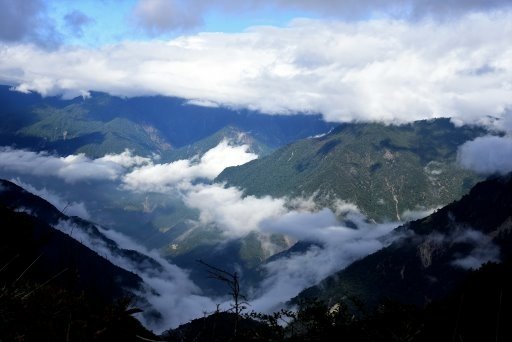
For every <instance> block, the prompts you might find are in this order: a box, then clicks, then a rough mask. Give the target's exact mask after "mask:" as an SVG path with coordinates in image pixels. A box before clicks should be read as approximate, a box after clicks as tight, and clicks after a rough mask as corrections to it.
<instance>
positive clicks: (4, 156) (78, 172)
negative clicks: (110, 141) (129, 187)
mask: <svg viewBox="0 0 512 342" xmlns="http://www.w3.org/2000/svg"><path fill="white" fill-rule="evenodd" d="M0 168H1V169H5V170H7V171H15V172H19V173H22V174H30V175H34V176H50V177H58V178H60V179H63V180H64V181H65V182H68V183H74V182H78V181H89V180H115V179H117V178H118V177H119V175H120V174H121V173H122V172H123V166H122V165H121V164H119V163H118V162H116V161H115V160H113V159H112V156H111V155H107V156H105V157H102V158H98V159H90V158H87V157H86V156H85V155H84V154H78V155H69V156H67V157H58V156H54V155H50V154H48V153H46V152H32V151H26V150H16V149H12V148H10V147H3V148H0Z"/></svg>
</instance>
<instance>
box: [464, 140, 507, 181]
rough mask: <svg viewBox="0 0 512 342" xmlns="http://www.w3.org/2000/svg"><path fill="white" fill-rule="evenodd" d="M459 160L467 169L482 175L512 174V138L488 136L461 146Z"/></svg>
mask: <svg viewBox="0 0 512 342" xmlns="http://www.w3.org/2000/svg"><path fill="white" fill-rule="evenodd" d="M457 160H458V162H459V164H460V165H461V166H462V167H464V168H467V169H470V170H473V171H475V172H477V173H480V174H494V173H498V174H507V173H509V172H512V137H510V136H503V137H499V136H486V137H479V138H476V139H475V140H472V141H468V142H466V143H465V144H463V145H462V146H460V148H459V151H458V155H457Z"/></svg>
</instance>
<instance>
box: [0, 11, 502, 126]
mask: <svg viewBox="0 0 512 342" xmlns="http://www.w3.org/2000/svg"><path fill="white" fill-rule="evenodd" d="M511 22H512V14H511V12H497V13H478V14H470V15H467V16H463V17H461V18H459V19H457V20H454V21H442V22H436V21H430V20H423V21H420V22H405V21H400V20H384V19H382V20H370V21H364V22H348V23H346V22H336V21H328V22H327V21H320V20H296V21H294V22H292V23H291V24H290V25H289V26H287V27H282V28H279V27H268V26H267V27H253V28H250V29H248V30H247V31H245V32H242V33H233V34H225V33H200V34H195V35H190V36H183V37H178V38H176V39H173V40H170V41H159V40H153V41H147V42H135V41H127V42H123V43H120V44H117V45H109V46H105V47H102V48H97V49H86V48H76V47H75V48H71V47H70V48H61V49H60V50H59V51H54V52H49V51H45V50H42V49H39V48H37V47H34V46H31V45H2V46H1V47H0V55H1V56H2V58H1V59H0V81H1V82H4V83H9V84H15V85H16V86H17V89H18V90H20V91H29V90H33V91H37V92H40V93H41V94H43V95H52V94H64V95H65V96H67V97H71V96H78V95H80V94H82V93H84V92H87V91H88V90H97V91H106V92H109V93H111V94H115V95H122V96H134V95H150V94H161V95H169V96H177V97H182V98H186V99H189V100H194V101H200V102H203V103H212V104H222V105H225V106H232V107H245V108H251V109H257V110H261V111H263V112H268V113H296V112H308V113H323V115H324V116H325V118H326V119H328V120H334V121H350V120H359V121H368V120H369V121H375V120H376V121H385V122H408V121H411V120H416V119H423V118H432V117H437V116H451V117H454V118H455V119H458V120H459V121H460V122H465V123H479V122H480V121H481V120H483V118H484V117H485V116H486V115H493V116H496V117H498V118H500V117H503V116H505V113H506V110H507V108H510V107H512V85H511V82H510V80H511V79H512V63H511V61H512V46H511V44H510V37H511V36H512V25H511V24H510V23H511ZM55 65H58V66H59V67H58V68H55V67H54V66H55ZM20 71H21V72H20Z"/></svg>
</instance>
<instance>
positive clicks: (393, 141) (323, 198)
mask: <svg viewBox="0 0 512 342" xmlns="http://www.w3.org/2000/svg"><path fill="white" fill-rule="evenodd" d="M482 134H484V130H482V129H480V128H474V127H455V126H454V125H453V124H452V123H451V122H450V121H449V120H448V119H437V120H432V121H418V122H414V123H412V124H407V125H402V126H385V125H382V124H376V123H375V124H362V123H361V124H358V123H355V124H343V125H341V126H339V127H338V128H336V129H335V130H333V131H332V132H330V133H329V134H327V135H324V136H321V137H316V138H310V139H304V140H300V141H297V142H295V143H292V144H290V145H288V146H285V147H283V148H281V149H279V150H277V151H275V152H274V153H272V154H271V155H269V156H267V157H265V158H261V159H258V160H254V161H252V162H250V163H247V164H245V165H241V166H237V167H231V168H227V169H226V170H224V171H223V172H222V173H221V174H220V175H219V176H218V177H217V179H216V180H217V181H225V182H227V184H228V185H234V186H239V187H242V188H244V189H245V190H246V192H247V194H252V195H267V194H268V195H273V196H291V195H295V196H297V195H299V196H300V195H302V196H311V195H315V196H316V200H317V201H318V202H320V203H321V204H324V205H332V202H333V200H334V199H335V198H339V199H342V200H345V201H349V202H351V203H355V204H356V205H357V206H358V207H359V208H361V209H362V210H363V211H364V213H366V214H367V215H369V216H370V217H371V218H373V219H376V220H395V219H397V220H400V219H401V218H402V216H403V214H404V213H406V211H407V210H424V209H430V208H435V207H439V206H442V205H444V204H447V203H450V202H451V201H453V200H455V199H457V198H460V196H462V195H463V194H464V193H466V192H467V191H468V190H469V189H470V188H471V186H472V185H473V184H475V183H476V181H477V179H478V178H477V177H476V176H475V175H474V174H473V173H472V172H469V171H465V170H462V169H460V168H459V167H458V166H457V165H456V163H455V161H456V153H457V147H458V146H459V145H461V144H462V143H464V142H465V141H467V140H469V139H473V138H475V137H477V136H479V135H482Z"/></svg>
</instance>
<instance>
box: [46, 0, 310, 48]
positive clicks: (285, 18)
mask: <svg viewBox="0 0 512 342" xmlns="http://www.w3.org/2000/svg"><path fill="white" fill-rule="evenodd" d="M45 2H46V6H47V7H46V8H47V14H48V17H49V18H50V19H51V20H53V21H54V22H55V24H56V26H57V28H58V31H59V32H61V33H62V39H63V42H64V44H78V45H88V46H101V45H104V44H113V43H117V42H119V41H123V40H147V39H155V38H157V39H171V38H174V37H177V36H180V35H183V34H193V33H198V32H226V33H234V32H242V31H244V30H246V29H247V28H249V27H252V26H260V25H272V26H285V25H287V24H288V23H289V22H290V21H292V20H293V19H296V18H315V17H318V15H317V14H315V13H314V12H311V11H307V10H301V9H295V8H292V9H286V10H284V9H283V10H282V9H278V8H276V7H273V6H258V7H254V8H253V7H251V8H250V10H245V11H240V10H233V11H232V10H228V11H226V10H223V9H222V8H220V9H219V8H215V6H212V7H211V8H208V9H206V10H204V12H202V13H201V23H199V24H198V25H195V26H193V27H190V28H187V29H180V28H178V29H172V28H170V29H168V30H165V31H162V32H158V33H156V34H155V33H149V32H147V31H145V30H144V28H143V27H140V25H138V23H137V19H136V15H135V13H134V11H135V9H136V7H137V5H138V1H137V0H117V1H113V0H86V1H65V0H46V1H45ZM73 11H79V12H80V13H82V14H84V15H85V16H87V17H88V18H90V21H89V22H87V23H85V24H83V25H82V27H81V30H82V32H81V34H79V35H77V34H76V31H74V30H72V29H71V28H70V27H69V26H68V25H67V24H66V20H65V17H66V15H67V14H69V13H72V12H73Z"/></svg>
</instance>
